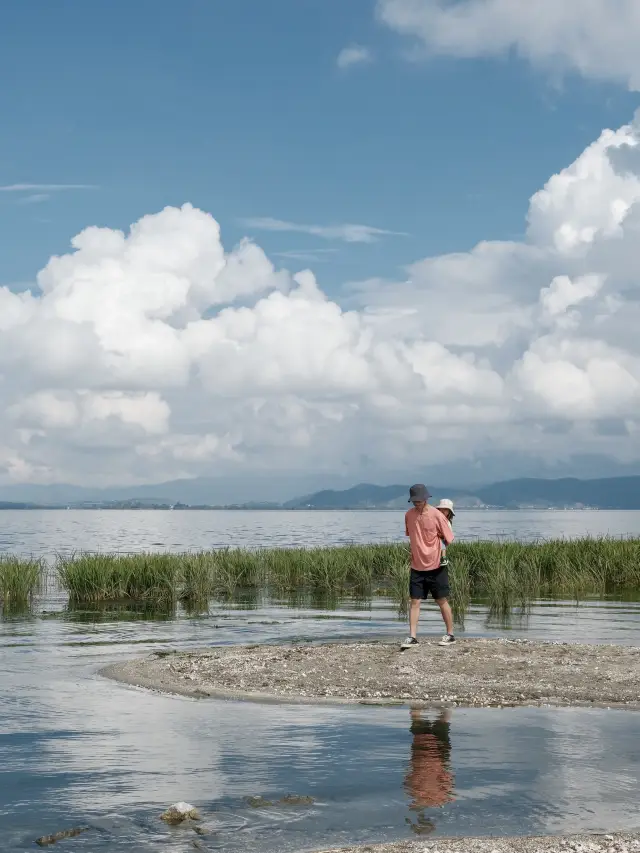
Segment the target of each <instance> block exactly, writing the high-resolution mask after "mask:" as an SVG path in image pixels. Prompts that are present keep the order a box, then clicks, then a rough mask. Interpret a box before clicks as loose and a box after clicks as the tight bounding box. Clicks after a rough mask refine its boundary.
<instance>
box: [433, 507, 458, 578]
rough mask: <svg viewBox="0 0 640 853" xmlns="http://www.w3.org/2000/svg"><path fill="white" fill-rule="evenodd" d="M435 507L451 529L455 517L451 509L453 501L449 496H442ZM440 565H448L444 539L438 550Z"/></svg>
mask: <svg viewBox="0 0 640 853" xmlns="http://www.w3.org/2000/svg"><path fill="white" fill-rule="evenodd" d="M436 509H437V510H440V512H441V513H442V514H443V515H444V517H445V518H446V519H447V521H448V522H449V527H450V528H451V529H452V530H453V519H454V518H455V512H454V511H453V501H450V500H449V498H442V500H441V501H440V503H439V504H438V506H437V507H436ZM440 565H441V566H448V565H449V560H448V558H447V543H446V542H444V541H443V543H442V549H441V551H440Z"/></svg>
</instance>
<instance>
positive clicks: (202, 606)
mask: <svg viewBox="0 0 640 853" xmlns="http://www.w3.org/2000/svg"><path fill="white" fill-rule="evenodd" d="M448 554H449V557H450V560H451V568H450V575H451V602H452V606H453V609H454V613H455V615H456V619H457V621H458V622H461V621H463V619H464V614H465V612H466V611H467V609H468V606H469V603H470V601H471V600H472V598H475V599H477V598H482V599H483V600H485V601H486V602H487V604H488V606H489V609H490V613H491V615H492V618H495V619H496V620H498V621H500V620H505V619H506V618H508V616H509V615H510V614H511V613H512V612H513V610H514V608H519V609H521V610H522V611H523V612H526V609H527V605H528V602H530V601H531V600H532V599H535V598H538V597H541V596H553V595H555V596H558V595H564V596H571V597H575V598H583V597H585V596H587V595H596V596H603V595H608V594H617V595H620V596H622V595H624V594H625V593H627V594H628V593H630V592H633V591H640V540H615V539H582V540H576V541H558V542H545V543H534V544H526V543H516V542H505V543H495V542H462V543H454V545H452V546H451V547H450V548H449V550H448ZM408 559H409V556H408V548H407V545H406V544H386V545H348V546H345V547H339V548H312V549H308V550H305V549H301V548H291V549H285V548H280V549H257V550H252V551H250V550H242V549H234V548H229V549H224V550H221V551H210V552H203V553H196V554H137V555H132V556H119V555H109V554H97V555H91V554H80V555H77V556H74V557H70V558H60V559H59V561H58V565H57V571H58V576H59V578H60V581H61V583H62V586H63V587H64V588H65V589H66V590H67V591H68V593H69V596H70V599H71V601H72V602H87V601H126V600H134V601H144V602H148V603H150V604H153V606H156V605H157V604H158V603H163V606H172V605H173V604H174V603H175V602H176V601H178V600H181V601H183V602H184V604H185V607H186V608H187V609H188V610H189V611H190V612H198V611H204V610H206V602H207V601H208V600H209V599H210V598H212V597H218V598H223V599H231V598H234V599H236V598H237V596H238V595H239V594H242V595H243V596H246V597H247V598H248V603H250V604H255V603H257V601H258V599H259V598H260V595H261V594H262V593H263V592H267V593H269V594H270V595H273V596H276V597H278V598H280V599H284V600H292V601H295V600H298V601H300V602H305V603H306V604H307V605H311V606H313V603H314V602H321V601H322V602H325V603H326V602H336V603H337V602H338V601H339V600H340V599H341V598H344V597H348V598H351V599H352V600H356V601H366V600H367V599H368V598H369V597H370V596H371V595H372V594H373V593H375V594H386V595H389V596H391V597H392V598H394V599H395V600H396V601H397V602H398V605H399V606H400V608H401V609H402V608H403V607H405V606H406V597H407V587H408Z"/></svg>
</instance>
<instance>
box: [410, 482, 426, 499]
mask: <svg viewBox="0 0 640 853" xmlns="http://www.w3.org/2000/svg"><path fill="white" fill-rule="evenodd" d="M430 497H431V493H430V492H429V489H428V488H427V487H426V486H424V485H423V484H422V483H416V485H415V486H411V488H410V489H409V503H413V502H414V501H428V500H429V498H430Z"/></svg>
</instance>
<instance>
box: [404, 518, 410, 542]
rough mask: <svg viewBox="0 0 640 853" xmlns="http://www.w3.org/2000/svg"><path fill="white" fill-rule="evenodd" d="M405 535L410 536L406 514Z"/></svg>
mask: <svg viewBox="0 0 640 853" xmlns="http://www.w3.org/2000/svg"><path fill="white" fill-rule="evenodd" d="M404 535H405V536H408V535H409V524H408V522H407V516H406V513H405V516H404Z"/></svg>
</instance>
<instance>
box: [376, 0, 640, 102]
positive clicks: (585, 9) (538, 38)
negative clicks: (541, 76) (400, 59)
mask: <svg viewBox="0 0 640 853" xmlns="http://www.w3.org/2000/svg"><path fill="white" fill-rule="evenodd" d="M377 11H378V16H379V18H380V19H381V20H382V21H383V22H384V23H385V24H387V25H388V26H389V27H391V28H392V29H394V30H396V31H397V32H399V33H402V34H404V35H409V36H415V37H417V38H418V39H420V40H421V41H422V42H423V44H424V45H425V46H426V48H427V49H428V50H429V51H430V52H432V53H435V54H441V55H447V56H454V57H465V58H472V57H482V56H500V55H506V54H507V53H509V52H510V51H514V52H515V53H517V54H518V55H519V56H521V57H522V58H523V59H526V60H528V61H529V62H531V63H532V64H534V65H537V66H542V67H545V68H548V69H549V68H550V69H553V70H554V71H555V70H558V69H560V70H563V69H568V70H571V71H576V72H578V73H580V74H582V75H584V76H585V77H588V78H591V79H596V80H611V81H615V82H621V83H623V84H625V85H627V86H628V87H629V88H630V89H633V90H636V91H637V90H640V52H638V50H637V44H638V38H639V37H640V5H639V4H638V3H637V2H636V0H617V2H615V3H611V0H563V2H562V3H558V2H556V0H536V2H531V3H527V2H514V0H459V2H455V3H451V2H450V0H378V5H377Z"/></svg>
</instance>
